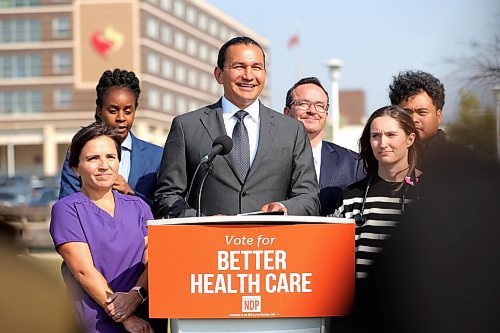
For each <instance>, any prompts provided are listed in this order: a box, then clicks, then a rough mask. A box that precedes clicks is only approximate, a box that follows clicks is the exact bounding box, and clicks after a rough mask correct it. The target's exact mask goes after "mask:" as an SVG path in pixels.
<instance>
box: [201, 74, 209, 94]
mask: <svg viewBox="0 0 500 333" xmlns="http://www.w3.org/2000/svg"><path fill="white" fill-rule="evenodd" d="M209 79H210V78H209V77H208V75H207V74H205V73H202V74H201V75H200V89H201V90H202V91H208V82H209Z"/></svg>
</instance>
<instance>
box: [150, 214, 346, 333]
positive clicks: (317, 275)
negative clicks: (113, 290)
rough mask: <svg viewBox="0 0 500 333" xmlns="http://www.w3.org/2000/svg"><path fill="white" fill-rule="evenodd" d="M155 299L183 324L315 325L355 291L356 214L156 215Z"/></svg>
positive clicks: (153, 312) (279, 332)
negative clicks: (177, 217) (342, 215)
mask: <svg viewBox="0 0 500 333" xmlns="http://www.w3.org/2000/svg"><path fill="white" fill-rule="evenodd" d="M148 229H149V231H148V234H149V246H148V247H149V251H148V252H149V264H148V271H149V277H148V279H149V303H150V304H149V307H150V316H151V317H152V318H170V319H171V331H172V332H173V333H174V332H179V333H180V332H266V333H271V332H273V333H284V332H287V333H313V332H318V333H319V332H326V331H327V326H328V324H327V322H328V320H327V318H329V317H331V316H342V315H346V314H347V313H348V312H349V310H350V307H351V305H352V301H353V297H354V268H355V264H354V239H355V237H354V221H353V220H352V219H342V218H329V217H328V218H327V217H304V216H277V215H247V216H210V217H189V218H182V219H162V220H152V221H148Z"/></svg>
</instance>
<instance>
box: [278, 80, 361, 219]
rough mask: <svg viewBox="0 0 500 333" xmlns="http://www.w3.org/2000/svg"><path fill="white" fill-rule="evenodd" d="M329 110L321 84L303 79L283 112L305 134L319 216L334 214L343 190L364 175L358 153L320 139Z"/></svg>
mask: <svg viewBox="0 0 500 333" xmlns="http://www.w3.org/2000/svg"><path fill="white" fill-rule="evenodd" d="M328 107H329V101H328V93H327V91H326V90H325V88H323V86H322V85H321V82H320V81H319V80H318V78H316V77H306V78H303V79H300V80H299V81H298V82H297V83H295V84H294V85H293V86H292V87H291V88H290V90H288V92H287V94H286V101H285V108H284V110H283V113H284V114H286V115H288V116H290V117H292V118H295V119H297V120H298V121H300V122H302V123H303V124H304V127H305V129H306V131H307V136H308V137H309V141H310V142H311V146H312V152H313V159H314V168H315V170H316V177H317V180H318V183H319V188H320V192H319V200H320V202H321V212H320V215H322V216H326V215H329V214H332V213H334V212H335V209H336V208H337V207H336V206H335V204H336V203H337V202H338V201H339V199H340V198H341V196H342V190H344V188H346V186H347V185H351V184H352V183H355V182H357V181H358V180H361V179H362V178H363V177H364V176H365V174H364V173H363V164H362V163H361V161H360V160H359V159H358V154H356V153H355V152H353V151H351V150H349V149H346V148H344V147H341V146H339V145H336V144H334V143H332V142H328V141H325V140H323V129H324V127H325V124H326V121H327V119H328Z"/></svg>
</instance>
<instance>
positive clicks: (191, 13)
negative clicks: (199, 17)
mask: <svg viewBox="0 0 500 333" xmlns="http://www.w3.org/2000/svg"><path fill="white" fill-rule="evenodd" d="M186 21H187V22H188V23H189V24H191V25H194V24H195V23H196V10H195V9H194V8H193V7H191V6H189V7H187V9H186Z"/></svg>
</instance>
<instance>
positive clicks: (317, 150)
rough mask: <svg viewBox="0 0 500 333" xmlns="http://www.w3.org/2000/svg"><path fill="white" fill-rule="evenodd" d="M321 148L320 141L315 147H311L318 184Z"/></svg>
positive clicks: (321, 143)
mask: <svg viewBox="0 0 500 333" xmlns="http://www.w3.org/2000/svg"><path fill="white" fill-rule="evenodd" d="M322 148H323V141H320V142H319V143H318V144H317V145H316V147H313V149H312V152H313V160H314V169H315V170H316V178H317V179H318V184H319V172H320V170H321V150H322Z"/></svg>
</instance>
